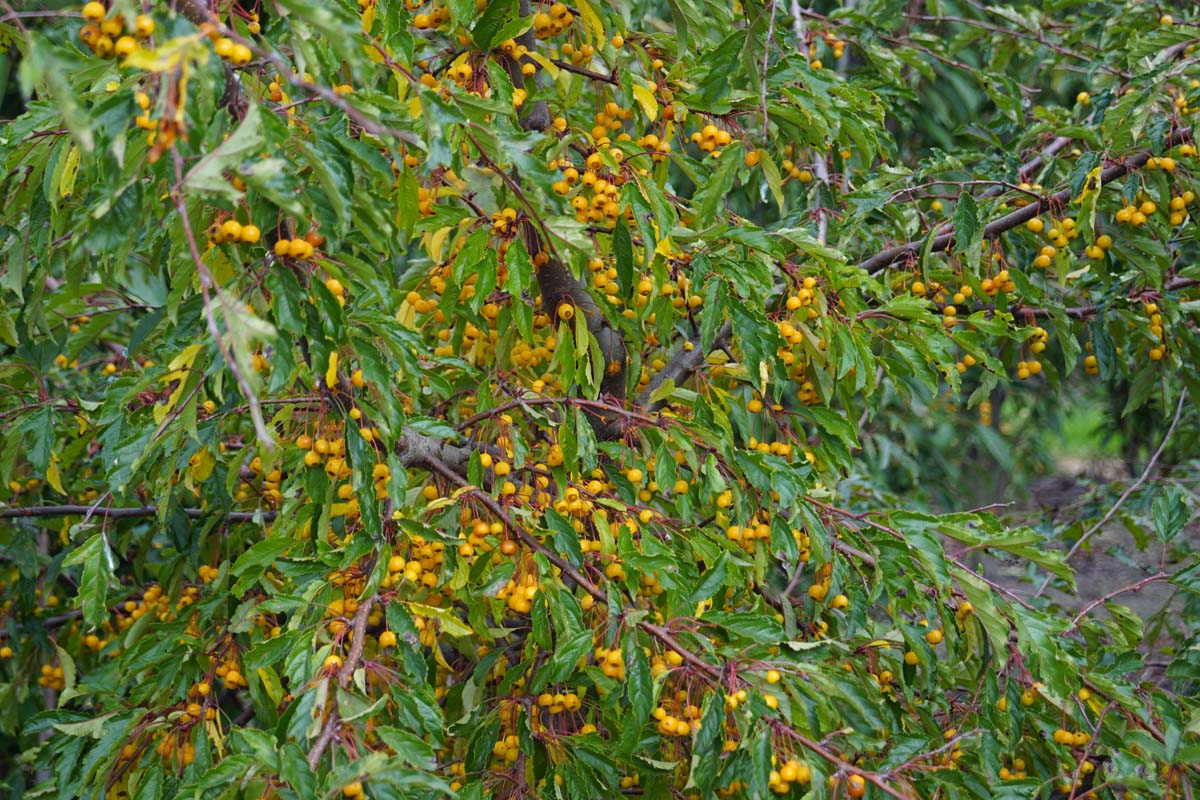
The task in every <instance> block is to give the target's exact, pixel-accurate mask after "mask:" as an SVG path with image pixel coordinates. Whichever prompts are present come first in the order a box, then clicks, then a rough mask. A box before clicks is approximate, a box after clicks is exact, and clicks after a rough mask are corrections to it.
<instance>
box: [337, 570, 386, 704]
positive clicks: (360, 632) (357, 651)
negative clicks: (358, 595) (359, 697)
mask: <svg viewBox="0 0 1200 800" xmlns="http://www.w3.org/2000/svg"><path fill="white" fill-rule="evenodd" d="M374 563H375V559H374V557H372V559H371V567H369V568H368V569H366V570H364V571H365V572H366V573H367V574H370V572H371V569H374ZM378 600H379V595H377V594H373V595H371V596H370V597H368V598H367V599H366V600H363V601H362V602H361V603H359V604H358V611H356V612H354V627H353V631H354V641H352V642H351V643H350V652H349V653H347V654H346V660H345V662H344V663H343V664H342V668H341V669H340V670H338V682H339V683H341V684H343V685H345V683H346V681H348V680H350V676H351V675H353V674H354V670H356V669H358V664H359V662H361V661H362V654H363V647H364V646H366V642H367V621H368V619H369V618H370V616H371V609H373V608H374V607H375V603H376V602H377V601H378Z"/></svg>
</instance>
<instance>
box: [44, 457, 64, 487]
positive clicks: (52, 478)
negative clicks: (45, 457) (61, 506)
mask: <svg viewBox="0 0 1200 800" xmlns="http://www.w3.org/2000/svg"><path fill="white" fill-rule="evenodd" d="M46 483H48V484H50V485H51V486H53V487H54V491H56V492H58V493H59V494H61V495H63V496H66V494H67V493H66V490H64V489H63V485H62V477H61V476H60V475H59V474H58V455H57V454H53V453H52V454H51V455H50V466H48V467H46Z"/></svg>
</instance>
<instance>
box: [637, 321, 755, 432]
mask: <svg viewBox="0 0 1200 800" xmlns="http://www.w3.org/2000/svg"><path fill="white" fill-rule="evenodd" d="M732 335H733V325H732V324H730V323H728V322H726V323H725V324H724V325H723V326H721V330H720V331H718V332H717V336H716V338H715V339H713V346H712V348H711V350H720V349H721V348H723V347H726V346H728V345H729V341H730V339H731V338H732ZM689 344H690V345H691V347H690V348H689V347H688V345H689ZM711 350H705V349H704V348H703V347H701V338H700V334H696V335H695V336H693V337H692V338H690V339H688V341H687V343H686V344H684V345H683V346H682V347H680V348H679V349H678V350H676V351H675V354H674V355H673V356H671V360H670V361H668V362H667V365H666V366H665V367H663V368H662V369H660V370H659V371H658V373H657V374H656V375H655V376H654V377H653V378H651V379H650V384H649V385H648V386H647V387H646V388H645V390H643V391H642V393H641V394H639V395H638V405H640V406H642V407H643V408H644V409H645V410H646V412H647V413H649V412H652V411H657V410H659V409H660V408H662V407H663V406H665V405H666V404H667V401H666V400H665V399H659V400H656V401H654V402H651V401H650V398H651V397H653V396H654V393H655V392H657V391H658V389H659V387H660V386H662V385H663V384H664V383H666V382H667V381H671V382H672V383H674V384H675V385H676V386H680V385H682V384H683V383H684V382H685V381H686V380H687V379H688V377H690V376H691V374H692V373H693V372H695V371H696V370H697V369H699V368H700V365H701V364H703V363H704V360H705V359H706V358H708V354H709V352H711Z"/></svg>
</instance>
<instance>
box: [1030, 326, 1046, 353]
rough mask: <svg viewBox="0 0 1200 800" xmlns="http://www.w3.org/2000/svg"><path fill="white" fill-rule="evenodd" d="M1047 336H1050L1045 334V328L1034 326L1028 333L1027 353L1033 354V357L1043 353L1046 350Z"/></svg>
mask: <svg viewBox="0 0 1200 800" xmlns="http://www.w3.org/2000/svg"><path fill="white" fill-rule="evenodd" d="M1049 336H1050V334H1049V333H1047V332H1046V329H1045V328H1043V327H1041V326H1040V325H1038V326H1035V327H1034V328H1033V329H1032V330H1030V331H1029V341H1030V342H1031V344H1030V345H1029V352H1031V353H1033V354H1034V355H1037V354H1038V353H1041V352H1044V351H1045V349H1046V339H1047V338H1049Z"/></svg>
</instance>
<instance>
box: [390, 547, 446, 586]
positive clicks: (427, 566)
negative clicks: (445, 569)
mask: <svg viewBox="0 0 1200 800" xmlns="http://www.w3.org/2000/svg"><path fill="white" fill-rule="evenodd" d="M445 550H446V545H445V544H443V543H442V542H431V541H429V540H428V539H426V538H425V537H424V536H413V537H412V538H411V540H410V541H409V548H408V561H407V563H406V564H405V565H404V567H403V569H404V578H405V580H407V581H410V582H411V583H417V582H420V583H421V584H422V585H423V586H425V587H426V588H428V589H436V588H437V585H438V573H440V572H441V570H442V561H443V558H444V553H445ZM395 558H396V556H392V559H393V560H392V561H389V563H388V569H389V571H390V570H391V567H392V565H393V563H397V564H398V563H399V562H395V561H394V559H395ZM398 573H399V570H397V574H398Z"/></svg>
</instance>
